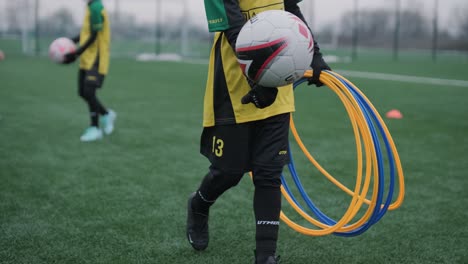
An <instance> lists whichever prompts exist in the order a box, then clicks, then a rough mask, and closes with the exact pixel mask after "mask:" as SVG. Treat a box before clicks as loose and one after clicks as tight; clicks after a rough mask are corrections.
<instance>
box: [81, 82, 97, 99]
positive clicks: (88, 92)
mask: <svg viewBox="0 0 468 264" xmlns="http://www.w3.org/2000/svg"><path fill="white" fill-rule="evenodd" d="M95 91H96V89H95V88H94V87H91V86H88V85H84V86H83V89H80V92H79V95H80V96H81V97H82V98H83V99H85V100H91V99H93V98H94V97H95V96H96V92H95Z"/></svg>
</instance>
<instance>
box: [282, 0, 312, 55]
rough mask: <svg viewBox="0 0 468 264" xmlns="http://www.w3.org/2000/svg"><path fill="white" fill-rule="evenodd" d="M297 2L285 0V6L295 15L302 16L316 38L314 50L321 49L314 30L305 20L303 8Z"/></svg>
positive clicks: (295, 0)
mask: <svg viewBox="0 0 468 264" xmlns="http://www.w3.org/2000/svg"><path fill="white" fill-rule="evenodd" d="M297 3H298V1H297V0H285V1H284V8H285V10H286V11H288V12H290V13H292V14H294V15H295V16H297V17H298V18H300V19H301V20H302V21H303V22H304V23H305V24H306V25H307V27H308V28H309V30H310V32H311V33H312V37H313V38H314V51H315V52H318V51H320V47H319V45H318V43H317V41H316V40H315V37H314V32H312V30H311V29H310V27H309V25H308V24H307V21H306V20H305V18H304V15H303V14H302V12H301V9H300V8H299V6H298V5H297Z"/></svg>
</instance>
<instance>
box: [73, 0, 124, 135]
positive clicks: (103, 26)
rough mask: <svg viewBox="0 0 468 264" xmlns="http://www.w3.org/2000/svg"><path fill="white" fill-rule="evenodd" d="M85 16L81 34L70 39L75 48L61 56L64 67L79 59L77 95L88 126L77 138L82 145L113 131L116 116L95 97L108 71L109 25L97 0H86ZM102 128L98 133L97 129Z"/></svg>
mask: <svg viewBox="0 0 468 264" xmlns="http://www.w3.org/2000/svg"><path fill="white" fill-rule="evenodd" d="M86 2H87V8H86V14H85V18H84V22H83V26H82V29H81V33H80V34H79V35H78V36H77V37H75V38H73V41H74V42H75V43H78V42H79V48H78V49H77V50H76V51H75V52H72V53H68V54H66V55H65V61H64V63H65V64H70V63H72V62H74V61H75V60H76V59H77V58H78V57H79V58H80V69H79V73H78V94H79V95H80V97H81V98H83V100H84V101H85V102H86V103H87V104H88V108H89V114H90V119H91V125H90V126H89V127H88V128H87V129H86V130H85V132H84V133H83V134H82V136H81V137H80V140H81V141H83V142H87V141H94V140H98V139H101V138H102V137H103V131H104V133H105V134H107V135H109V134H111V133H112V131H113V130H114V122H115V119H116V117H117V114H116V113H115V112H114V111H112V110H110V109H106V108H105V107H104V106H103V104H102V103H101V102H100V100H99V99H98V98H97V95H96V91H97V89H99V88H101V87H102V85H103V82H104V78H105V76H106V74H107V73H108V69H109V55H110V41H111V38H110V34H111V32H110V25H109V18H108V16H107V12H106V10H105V9H104V6H103V4H102V1H101V0H87V1H86ZM101 129H102V130H101Z"/></svg>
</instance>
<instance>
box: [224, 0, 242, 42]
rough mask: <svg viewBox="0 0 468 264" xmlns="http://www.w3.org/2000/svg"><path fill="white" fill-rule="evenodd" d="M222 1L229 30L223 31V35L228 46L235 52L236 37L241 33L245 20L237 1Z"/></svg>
mask: <svg viewBox="0 0 468 264" xmlns="http://www.w3.org/2000/svg"><path fill="white" fill-rule="evenodd" d="M223 1H224V7H225V11H226V16H227V18H228V21H229V28H228V29H226V30H224V31H223V33H224V34H225V36H226V38H227V40H228V41H229V44H231V47H232V48H233V49H234V50H235V49H236V41H237V36H239V32H240V31H241V29H242V26H243V25H244V24H245V18H244V15H242V12H241V9H240V6H239V1H238V0H223Z"/></svg>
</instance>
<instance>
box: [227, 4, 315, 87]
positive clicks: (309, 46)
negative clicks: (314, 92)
mask: <svg viewBox="0 0 468 264" xmlns="http://www.w3.org/2000/svg"><path fill="white" fill-rule="evenodd" d="M313 55H314V40H313V37H312V34H311V32H310V31H309V29H308V27H307V25H306V24H305V23H304V22H303V21H302V20H301V19H300V18H298V17H297V16H295V15H293V14H291V13H289V12H287V11H281V10H269V11H264V12H261V13H259V14H257V15H256V16H254V17H252V18H251V19H250V20H249V21H247V23H246V24H245V25H244V26H243V27H242V29H241V31H240V33H239V36H238V37H237V42H236V56H237V60H238V61H239V63H240V65H241V68H242V71H243V72H244V74H245V75H246V76H247V77H248V78H249V79H251V80H252V81H254V82H256V83H258V84H259V85H262V86H265V87H280V86H284V85H287V84H291V83H293V82H295V81H297V80H299V79H300V78H302V77H303V75H304V72H305V71H306V70H307V69H309V68H310V64H311V62H312V57H313Z"/></svg>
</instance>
